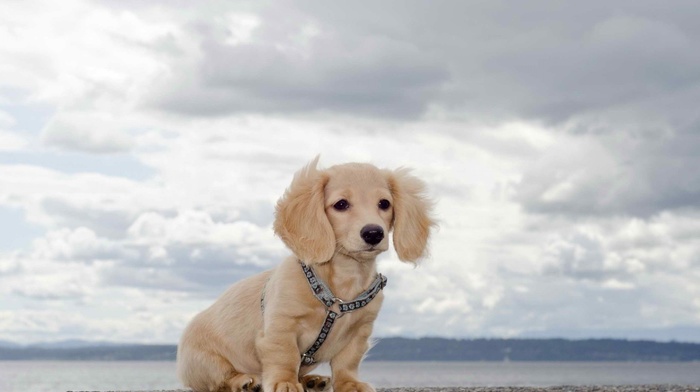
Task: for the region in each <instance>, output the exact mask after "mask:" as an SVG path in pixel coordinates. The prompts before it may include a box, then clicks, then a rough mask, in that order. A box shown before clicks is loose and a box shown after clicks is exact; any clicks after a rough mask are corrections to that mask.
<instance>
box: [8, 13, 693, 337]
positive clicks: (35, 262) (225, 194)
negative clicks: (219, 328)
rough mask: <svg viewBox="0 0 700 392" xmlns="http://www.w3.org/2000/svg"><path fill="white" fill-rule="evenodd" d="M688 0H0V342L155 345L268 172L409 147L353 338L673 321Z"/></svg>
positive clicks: (259, 219) (633, 328)
mask: <svg viewBox="0 0 700 392" xmlns="http://www.w3.org/2000/svg"><path fill="white" fill-rule="evenodd" d="M699 19H700V7H698V6H697V3H696V2H695V1H676V0H674V1H672V2H670V3H669V2H658V1H644V0H633V1H632V0H630V1H615V2H609V1H592V2H564V1H519V2H505V1H469V2H461V1H443V2H426V1H381V2H377V1H372V2H370V1H353V2H333V3H330V2H314V1H275V2H270V1H254V2H245V1H241V2H229V1H209V0H206V1H197V2H190V1H179V0H177V1H148V2H143V1H134V0H126V1H124V0H120V1H116V0H101V1H98V0H95V1H85V0H64V1H61V2H55V1H48V0H47V1H34V0H27V1H3V2H0V59H2V60H0V340H6V341H12V342H17V343H32V342H40V341H58V340H65V339H84V340H91V341H92V340H94V341H101V340H108V341H117V342H138V343H175V342H177V340H178V339H179V336H180V334H181V332H182V330H183V328H184V327H185V325H186V324H187V322H188V321H189V320H190V319H191V318H192V317H193V315H195V314H196V313H197V312H198V311H201V310H203V309H204V308H206V307H207V306H209V305H210V304H211V303H212V302H213V301H214V300H215V299H216V298H217V297H218V295H220V294H221V293H222V292H223V291H224V290H225V289H226V288H227V287H228V286H229V285H231V284H233V283H234V282H236V281H237V280H239V279H241V278H244V277H247V276H250V275H252V274H255V273H258V272H261V271H263V270H266V269H269V268H273V267H274V266H276V265H277V264H278V263H279V262H280V261H281V260H282V259H284V258H285V257H286V256H287V255H288V254H289V251H288V250H287V249H285V247H284V245H283V244H282V242H281V241H280V240H279V239H278V238H277V237H275V235H274V233H273V230H272V220H273V218H274V205H275V202H276V200H277V199H278V198H279V197H280V196H281V195H282V194H283V192H284V190H285V188H286V187H287V186H288V185H289V183H290V181H291V179H292V176H293V174H294V172H295V171H297V170H298V169H300V168H301V167H302V166H304V165H305V164H306V163H308V162H309V161H311V160H312V159H313V158H314V157H315V156H316V155H319V154H320V165H321V166H322V167H329V166H332V165H334V164H338V163H344V162H353V161H357V162H370V163H373V164H375V165H377V166H378V167H381V168H389V169H395V168H399V167H410V168H412V169H413V174H414V175H415V176H417V177H419V178H422V179H423V180H424V181H425V182H426V184H427V186H428V189H429V195H430V197H431V198H432V199H433V200H434V201H435V203H436V204H435V217H436V219H437V220H438V222H439V226H440V227H439V229H438V230H437V231H435V232H434V234H433V237H432V240H431V251H430V257H428V258H427V259H425V260H423V262H422V263H421V264H420V265H419V266H418V267H417V268H414V267H413V266H411V265H407V264H405V263H402V262H400V261H399V260H398V258H397V256H396V254H395V252H393V251H390V252H387V253H386V254H384V255H382V256H380V258H379V261H378V269H379V270H380V271H381V272H382V273H384V274H385V275H386V276H387V277H388V279H389V283H388V286H387V287H386V289H385V302H384V305H383V309H382V311H381V314H380V317H379V319H378V320H377V322H376V323H375V329H374V332H375V336H377V337H387V336H405V337H423V336H440V337H453V338H478V337H506V338H519V337H525V338H527V337H537V338H543V337H564V338H574V339H578V338H601V337H612V338H625V339H653V340H662V341H665V340H677V341H690V342H700V171H699V170H698V169H697V168H698V167H700V111H698V109H697V106H698V102H700V50H698V42H700V24H698V23H697V21H698V20H699Z"/></svg>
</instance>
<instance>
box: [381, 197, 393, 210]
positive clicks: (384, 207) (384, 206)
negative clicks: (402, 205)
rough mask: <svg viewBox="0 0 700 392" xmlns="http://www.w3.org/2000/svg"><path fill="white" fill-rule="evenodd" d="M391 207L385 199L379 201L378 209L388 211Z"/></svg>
mask: <svg viewBox="0 0 700 392" xmlns="http://www.w3.org/2000/svg"><path fill="white" fill-rule="evenodd" d="M389 207H391V203H390V202H389V200H387V199H382V200H379V208H380V209H382V210H388V209H389Z"/></svg>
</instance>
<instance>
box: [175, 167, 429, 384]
mask: <svg viewBox="0 0 700 392" xmlns="http://www.w3.org/2000/svg"><path fill="white" fill-rule="evenodd" d="M317 162H318V158H316V159H315V160H314V161H312V162H311V163H310V164H309V165H307V166H306V167H305V168H303V169H302V170H300V171H299V172H297V173H296V175H295V176H294V180H293V181H292V183H291V185H290V187H289V188H288V189H287V191H286V193H285V194H284V196H283V197H282V198H280V200H279V201H278V203H277V211H276V217H275V222H274V229H275V233H276V234H277V235H278V236H279V237H280V238H282V240H283V241H284V243H285V244H286V245H287V246H288V247H289V249H291V251H292V252H293V253H294V255H293V256H291V257H289V258H287V259H286V260H284V262H282V263H281V264H280V265H279V266H278V267H277V268H275V269H273V270H270V271H265V272H262V273H260V274H258V275H255V276H252V277H249V278H247V279H244V280H242V281H240V282H238V283H236V284H234V285H233V286H232V287H231V288H229V289H228V290H227V291H226V292H225V293H224V294H223V295H222V296H221V297H220V298H219V299H218V300H217V301H216V302H215V303H214V304H213V305H212V306H211V307H209V308H208V309H206V310H204V311H203V312H201V313H200V314H198V315H197V316H196V317H195V318H194V319H193V320H192V322H191V323H190V324H189V326H188V327H187V328H186V330H185V332H184V334H183V336H182V339H181V341H180V344H179V346H178V353H177V370H178V375H179V377H180V379H181V380H182V382H183V383H184V384H185V385H186V386H188V387H190V388H192V389H194V390H195V391H197V392H199V391H219V390H222V391H227V390H231V391H242V390H248V389H250V390H253V389H255V388H256V387H257V386H258V385H262V387H263V390H264V391H265V392H303V391H304V388H305V387H306V389H307V390H314V391H323V390H325V389H328V388H329V387H330V382H331V381H332V386H333V390H334V391H335V392H349V391H361V392H371V391H374V389H373V388H372V387H371V386H370V385H368V384H366V383H363V382H360V381H359V380H358V378H357V372H358V367H359V365H360V361H361V360H362V358H363V356H364V355H365V352H366V351H367V350H368V349H369V342H368V341H369V338H370V334H371V333H372V325H373V323H374V320H375V319H376V317H377V314H378V312H379V308H380V307H381V303H382V298H383V295H382V294H381V293H379V295H377V297H376V298H375V299H374V300H373V301H372V302H370V303H369V304H368V305H367V306H366V307H364V308H362V309H360V310H357V311H355V312H353V313H350V314H346V315H345V316H344V317H342V318H340V319H338V320H337V321H336V323H335V324H334V326H333V330H332V332H331V333H330V334H329V336H328V338H327V340H326V341H325V342H324V344H323V345H322V346H321V348H320V350H319V351H318V352H317V353H316V354H315V357H316V360H317V361H318V362H330V365H331V371H332V378H331V379H328V378H327V377H320V376H313V375H309V374H308V373H309V371H311V370H312V369H313V368H314V366H315V365H312V366H309V367H307V366H304V367H301V369H300V361H301V353H303V352H304V351H306V349H307V348H308V347H309V346H310V345H311V344H312V343H313V342H314V340H315V339H316V337H317V335H318V333H319V330H320V328H321V324H322V323H323V320H324V318H325V315H326V309H325V307H324V306H323V305H322V304H321V303H320V302H319V301H318V300H317V299H316V298H315V297H314V295H313V293H312V291H311V289H310V288H309V284H308V282H307V281H306V278H305V277H304V274H303V272H302V270H301V267H300V266H299V261H303V262H305V263H306V264H309V265H311V266H313V268H314V270H315V271H316V274H317V276H318V277H319V278H321V279H322V280H324V281H325V282H327V283H328V285H329V286H330V288H331V290H332V292H333V293H334V294H335V295H336V296H337V297H338V298H341V299H344V300H352V299H354V298H355V297H356V296H357V295H359V294H360V293H361V292H362V291H364V290H365V289H366V288H367V287H368V286H369V285H370V283H371V282H372V281H373V280H374V278H375V276H376V274H377V272H376V266H375V258H376V257H377V255H378V254H379V253H381V252H384V251H386V250H387V249H388V247H389V244H388V242H389V240H388V235H385V236H384V238H383V239H382V240H381V242H379V243H378V244H376V245H370V244H369V243H367V242H365V241H364V240H363V239H362V238H361V235H360V232H361V230H362V228H363V227H365V225H368V224H373V225H379V226H380V227H382V228H383V230H384V233H386V234H388V233H389V231H390V230H392V229H393V242H394V248H395V250H396V252H397V254H398V257H399V258H400V259H401V260H402V261H407V262H416V261H417V260H419V259H420V258H422V257H423V256H424V255H425V253H426V247H427V243H428V237H429V235H430V229H431V226H433V224H434V222H433V220H432V219H431V217H430V207H431V204H430V202H429V201H428V200H427V198H426V197H425V194H424V191H425V190H424V185H423V183H422V182H421V181H420V180H418V179H417V178H415V177H413V176H411V175H409V173H408V170H406V169H399V170H396V171H389V170H380V169H377V168H376V167H374V166H372V165H369V164H359V163H350V164H344V165H337V166H333V167H330V168H328V169H326V170H319V169H317V168H316V165H317ZM341 199H345V200H347V201H348V202H349V205H350V207H349V208H348V209H346V210H340V211H339V210H337V209H336V208H334V205H335V204H336V203H337V202H338V201H339V200H341ZM382 199H386V200H388V201H389V202H390V203H391V207H390V208H386V209H382V208H380V207H379V204H378V203H379V202H380V200H382ZM263 291H264V303H265V307H264V312H263V311H262V310H261V306H260V305H261V296H262V295H263ZM258 388H259V387H258Z"/></svg>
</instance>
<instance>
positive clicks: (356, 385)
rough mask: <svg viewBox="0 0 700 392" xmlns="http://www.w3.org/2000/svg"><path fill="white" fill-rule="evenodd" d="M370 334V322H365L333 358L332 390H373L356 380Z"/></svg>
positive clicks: (352, 391) (365, 391)
mask: <svg viewBox="0 0 700 392" xmlns="http://www.w3.org/2000/svg"><path fill="white" fill-rule="evenodd" d="M371 334H372V323H371V322H369V323H366V324H364V325H363V326H362V327H360V328H359V330H358V331H357V333H356V335H355V336H354V337H353V338H352V339H351V340H350V343H349V344H348V345H347V346H345V347H344V348H343V349H342V350H341V351H340V352H339V353H338V354H337V355H336V356H335V357H333V359H331V372H332V373H333V392H355V391H357V392H375V391H374V388H372V386H371V385H369V384H367V383H365V382H361V381H360V380H358V376H357V373H358V369H359V367H360V362H361V361H362V358H363V357H364V355H365V353H366V352H367V350H369V337H370V335H371Z"/></svg>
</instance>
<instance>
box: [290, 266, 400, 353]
mask: <svg viewBox="0 0 700 392" xmlns="http://www.w3.org/2000/svg"><path fill="white" fill-rule="evenodd" d="M300 264H301V269H302V270H303V271H304V276H306V280H307V281H308V282H309V286H310V287H311V291H312V292H313V293H314V296H315V297H316V298H317V299H318V300H319V301H321V303H322V304H323V305H324V306H325V307H326V319H325V320H324V321H323V325H322V326H321V331H320V332H319V334H318V337H317V338H316V340H315V341H314V342H313V344H312V345H311V347H309V349H308V350H306V352H304V353H303V354H302V355H301V364H302V366H309V365H313V364H314V363H316V360H315V359H314V354H316V351H318V349H319V348H321V345H322V344H323V342H325V341H326V338H327V337H328V334H330V332H331V328H332V327H333V323H334V322H335V320H337V319H339V318H341V317H342V316H344V315H345V314H346V313H350V312H352V311H355V310H357V309H360V308H362V307H365V306H367V304H369V303H370V302H371V301H372V300H373V299H374V297H376V296H377V294H379V292H380V291H381V290H382V289H383V288H384V287H385V286H386V281H387V279H386V276H384V275H382V274H377V277H376V278H374V281H372V284H370V286H369V288H368V289H367V290H365V291H363V292H362V293H360V295H358V296H357V298H355V299H354V300H352V301H349V302H344V301H343V300H341V299H340V298H337V297H336V296H335V295H333V292H332V291H331V289H330V287H328V285H327V284H326V282H324V281H323V280H321V279H319V278H318V277H317V276H316V273H315V272H314V270H313V268H311V267H310V266H308V265H306V264H304V263H303V262H300ZM336 302H337V303H338V309H339V313H336V312H334V311H333V310H331V309H330V308H331V306H333V305H334V304H335V303H336Z"/></svg>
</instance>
